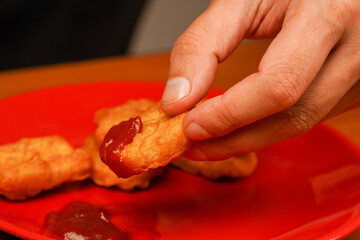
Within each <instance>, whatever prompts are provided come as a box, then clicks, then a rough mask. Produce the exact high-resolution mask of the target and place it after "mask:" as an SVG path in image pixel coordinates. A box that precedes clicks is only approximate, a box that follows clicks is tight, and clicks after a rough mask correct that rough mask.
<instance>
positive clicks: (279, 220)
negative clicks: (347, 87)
mask: <svg viewBox="0 0 360 240" xmlns="http://www.w3.org/2000/svg"><path fill="white" fill-rule="evenodd" d="M163 88H164V85H163V84H158V83H139V82H137V83H136V82H108V83H96V84H86V85H74V86H65V87H59V88H52V89H46V90H41V91H36V92H32V93H27V94H23V95H19V96H15V97H12V98H8V99H5V100H3V101H1V102H0V115H1V118H0V132H1V135H0V144H4V143H8V142H12V141H16V140H18V139H19V138H21V137H33V136H41V135H49V134H55V133H56V134H60V135H62V136H64V137H66V138H67V139H68V140H69V141H70V142H71V143H72V144H73V145H74V146H80V145H81V144H82V141H83V140H84V138H85V137H86V136H87V135H89V134H91V133H92V132H93V131H94V125H93V115H94V112H95V111H96V110H98V109H100V108H102V107H112V106H115V105H119V104H122V103H124V102H125V101H126V100H128V99H137V98H143V97H146V98H152V99H155V100H159V99H160V97H161V93H162V90H163ZM219 93H220V91H215V90H213V91H212V92H211V94H210V95H211V96H213V95H216V94H219ZM258 155H259V159H260V164H259V167H258V168H257V170H256V171H255V173H254V175H253V176H251V177H249V178H247V179H244V180H241V181H223V182H211V181H207V180H205V179H203V178H201V177H198V176H193V175H190V174H186V173H184V172H181V171H180V170H177V169H170V170H169V171H168V172H167V174H165V176H163V177H161V178H160V179H158V180H157V181H155V182H154V183H153V185H152V187H151V188H150V189H149V190H146V191H135V192H132V193H126V192H121V191H119V190H117V189H114V188H110V189H109V188H101V187H97V186H95V185H94V184H93V183H92V182H91V181H90V180H88V181H85V182H80V183H70V184H64V185H63V186H61V187H60V188H57V189H54V190H51V191H48V192H44V193H42V194H40V195H39V196H38V197H35V198H32V199H30V200H28V201H24V202H11V201H7V200H5V199H4V198H0V229H2V230H3V231H6V232H9V233H11V234H13V235H16V236H19V237H22V238H26V239H38V240H39V239H40V240H41V239H50V238H48V237H46V236H43V235H42V232H43V230H42V225H43V219H44V217H45V215H46V214H47V213H49V212H50V211H58V210H59V209H60V208H61V207H62V206H64V205H65V204H67V203H69V202H71V201H74V200H80V201H86V202H89V203H93V204H96V205H99V206H102V207H104V208H107V209H110V208H111V209H112V210H113V211H114V210H115V211H117V212H118V214H115V215H114V217H113V218H112V221H113V222H114V223H115V224H117V225H118V227H119V228H120V229H121V225H122V224H124V223H126V224H130V225H131V224H132V225H133V227H134V229H137V230H138V231H139V232H140V233H141V232H142V231H144V232H146V230H148V229H145V228H149V226H151V227H153V228H155V229H156V230H157V231H158V232H159V233H160V235H161V237H162V239H278V240H279V239H326V240H328V239H338V238H341V237H344V236H345V235H347V234H349V233H350V232H352V231H353V230H355V229H356V228H357V227H359V226H360V151H359V149H357V148H356V146H355V145H354V144H352V143H351V142H349V141H348V140H347V139H346V138H344V137H343V136H341V135H340V134H338V133H337V132H335V131H333V130H331V129H330V128H328V127H326V126H324V125H319V126H317V127H315V128H314V129H313V130H311V131H310V132H308V133H307V134H305V135H303V136H301V137H299V138H296V139H292V140H288V141H285V142H282V143H279V144H276V145H273V146H271V147H269V148H266V149H264V150H262V151H260V152H258Z"/></svg>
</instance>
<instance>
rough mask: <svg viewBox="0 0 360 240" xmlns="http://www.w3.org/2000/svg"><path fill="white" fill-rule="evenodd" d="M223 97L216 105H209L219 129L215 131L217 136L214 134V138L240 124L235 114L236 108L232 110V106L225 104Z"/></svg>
mask: <svg viewBox="0 0 360 240" xmlns="http://www.w3.org/2000/svg"><path fill="white" fill-rule="evenodd" d="M223 96H224V95H222V96H221V97H220V101H219V103H217V105H215V104H214V103H212V104H210V108H211V112H213V113H214V122H216V123H217V126H219V127H218V128H219V129H217V131H218V132H219V134H215V133H214V134H213V135H214V137H218V136H220V135H223V134H224V133H227V132H230V131H232V130H234V129H236V127H237V126H238V124H239V122H240V119H239V117H238V116H237V114H236V113H237V111H236V108H234V106H233V105H232V104H226V102H225V101H224V100H223Z"/></svg>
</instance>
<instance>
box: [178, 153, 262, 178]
mask: <svg viewBox="0 0 360 240" xmlns="http://www.w3.org/2000/svg"><path fill="white" fill-rule="evenodd" d="M257 162H258V160H257V156H256V154H255V153H247V154H243V155H239V156H235V157H231V158H228V159H225V160H221V161H193V160H189V159H186V158H181V159H179V160H177V161H174V162H172V163H171V165H172V166H175V167H178V168H180V169H182V170H183V171H185V172H188V173H191V174H194V175H197V174H199V175H202V176H204V177H205V178H208V179H212V180H216V179H219V178H242V177H247V176H249V175H251V174H252V173H253V172H254V170H255V168H256V166H257Z"/></svg>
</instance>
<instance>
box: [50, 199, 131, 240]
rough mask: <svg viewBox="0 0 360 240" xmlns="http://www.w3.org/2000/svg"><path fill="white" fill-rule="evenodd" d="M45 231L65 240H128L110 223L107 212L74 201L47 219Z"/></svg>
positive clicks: (126, 235)
mask: <svg viewBox="0 0 360 240" xmlns="http://www.w3.org/2000/svg"><path fill="white" fill-rule="evenodd" d="M44 227H45V230H46V231H47V232H49V233H51V234H54V235H56V236H58V237H59V238H60V239H65V240H93V239H94V240H127V239H130V237H129V236H128V234H126V233H125V232H123V231H121V230H120V229H119V228H117V227H116V226H115V225H114V224H113V223H111V222H110V220H109V218H108V214H107V212H106V211H105V210H104V209H102V208H100V207H98V206H96V205H93V204H90V203H86V202H80V201H74V202H71V203H69V204H67V205H65V206H64V207H63V208H62V209H61V210H60V211H59V212H51V213H49V214H48V215H46V217H45V225H44Z"/></svg>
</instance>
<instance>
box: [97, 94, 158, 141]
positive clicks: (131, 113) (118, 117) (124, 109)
mask: <svg viewBox="0 0 360 240" xmlns="http://www.w3.org/2000/svg"><path fill="white" fill-rule="evenodd" d="M155 104H156V102H154V101H153V100H150V99H139V100H129V101H128V102H126V103H125V104H123V105H120V106H117V107H114V108H104V109H101V110H99V111H97V112H96V113H95V125H96V130H95V137H96V140H97V142H98V144H100V143H101V142H102V141H103V139H104V137H105V135H106V133H107V132H108V131H109V129H110V128H111V127H112V126H114V125H116V124H118V123H119V122H122V121H126V120H128V119H129V118H132V117H136V116H139V115H140V114H141V113H143V112H144V111H145V110H146V109H147V108H148V107H150V106H153V105H155Z"/></svg>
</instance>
